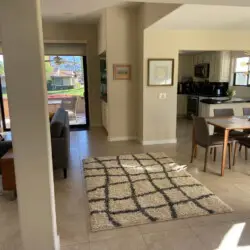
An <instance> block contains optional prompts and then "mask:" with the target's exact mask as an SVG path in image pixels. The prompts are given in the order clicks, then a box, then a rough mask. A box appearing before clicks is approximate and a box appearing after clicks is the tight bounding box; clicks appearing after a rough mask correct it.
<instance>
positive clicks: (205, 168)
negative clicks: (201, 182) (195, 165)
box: [204, 148, 209, 172]
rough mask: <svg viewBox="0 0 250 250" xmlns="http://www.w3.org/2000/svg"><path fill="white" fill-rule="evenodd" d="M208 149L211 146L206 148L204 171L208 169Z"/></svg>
mask: <svg viewBox="0 0 250 250" xmlns="http://www.w3.org/2000/svg"><path fill="white" fill-rule="evenodd" d="M208 150H209V148H206V152H205V161H204V172H206V171H207V155H208Z"/></svg>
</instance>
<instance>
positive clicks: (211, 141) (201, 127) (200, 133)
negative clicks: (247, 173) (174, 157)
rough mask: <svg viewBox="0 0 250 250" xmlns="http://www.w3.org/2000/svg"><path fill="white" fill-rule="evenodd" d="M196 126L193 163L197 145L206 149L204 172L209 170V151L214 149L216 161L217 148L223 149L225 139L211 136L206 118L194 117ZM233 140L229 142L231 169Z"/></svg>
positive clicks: (216, 135) (217, 135)
mask: <svg viewBox="0 0 250 250" xmlns="http://www.w3.org/2000/svg"><path fill="white" fill-rule="evenodd" d="M193 126H194V138H193V139H194V144H193V146H192V154H191V163H192V162H193V159H194V158H195V157H196V147H197V145H199V146H201V147H203V148H205V149H206V151H205V160H204V171H205V172H206V169H207V156H208V151H209V149H211V148H214V149H215V150H214V160H215V159H216V148H217V147H223V145H224V138H223V137H222V136H221V135H219V134H213V135H209V130H208V125H207V122H206V120H205V118H204V117H193ZM232 143H233V140H232V139H231V138H229V141H228V145H227V146H228V156H229V168H231V147H232Z"/></svg>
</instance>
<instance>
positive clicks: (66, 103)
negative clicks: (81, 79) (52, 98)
mask: <svg viewBox="0 0 250 250" xmlns="http://www.w3.org/2000/svg"><path fill="white" fill-rule="evenodd" d="M77 100H78V98H77V96H72V97H69V98H63V99H62V103H61V108H63V109H64V110H66V111H67V112H68V114H69V117H72V116H73V117H74V118H75V120H76V122H77V116H76V108H77Z"/></svg>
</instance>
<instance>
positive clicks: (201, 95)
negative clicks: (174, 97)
mask: <svg viewBox="0 0 250 250" xmlns="http://www.w3.org/2000/svg"><path fill="white" fill-rule="evenodd" d="M178 95H180V96H181V95H183V96H198V97H209V98H210V97H212V98H220V97H222V98H223V97H226V96H218V95H211V94H195V93H189V94H187V93H184V94H180V93H178Z"/></svg>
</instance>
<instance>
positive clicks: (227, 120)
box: [206, 116, 250, 176]
mask: <svg viewBox="0 0 250 250" xmlns="http://www.w3.org/2000/svg"><path fill="white" fill-rule="evenodd" d="M206 121H207V123H208V124H210V125H213V126H217V127H220V128H223V129H224V131H225V132H224V145H223V152H222V160H221V176H224V169H225V166H226V156H227V143H228V137H229V132H230V130H243V129H250V121H249V120H248V117H246V116H237V117H236V116H232V117H208V118H206Z"/></svg>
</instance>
